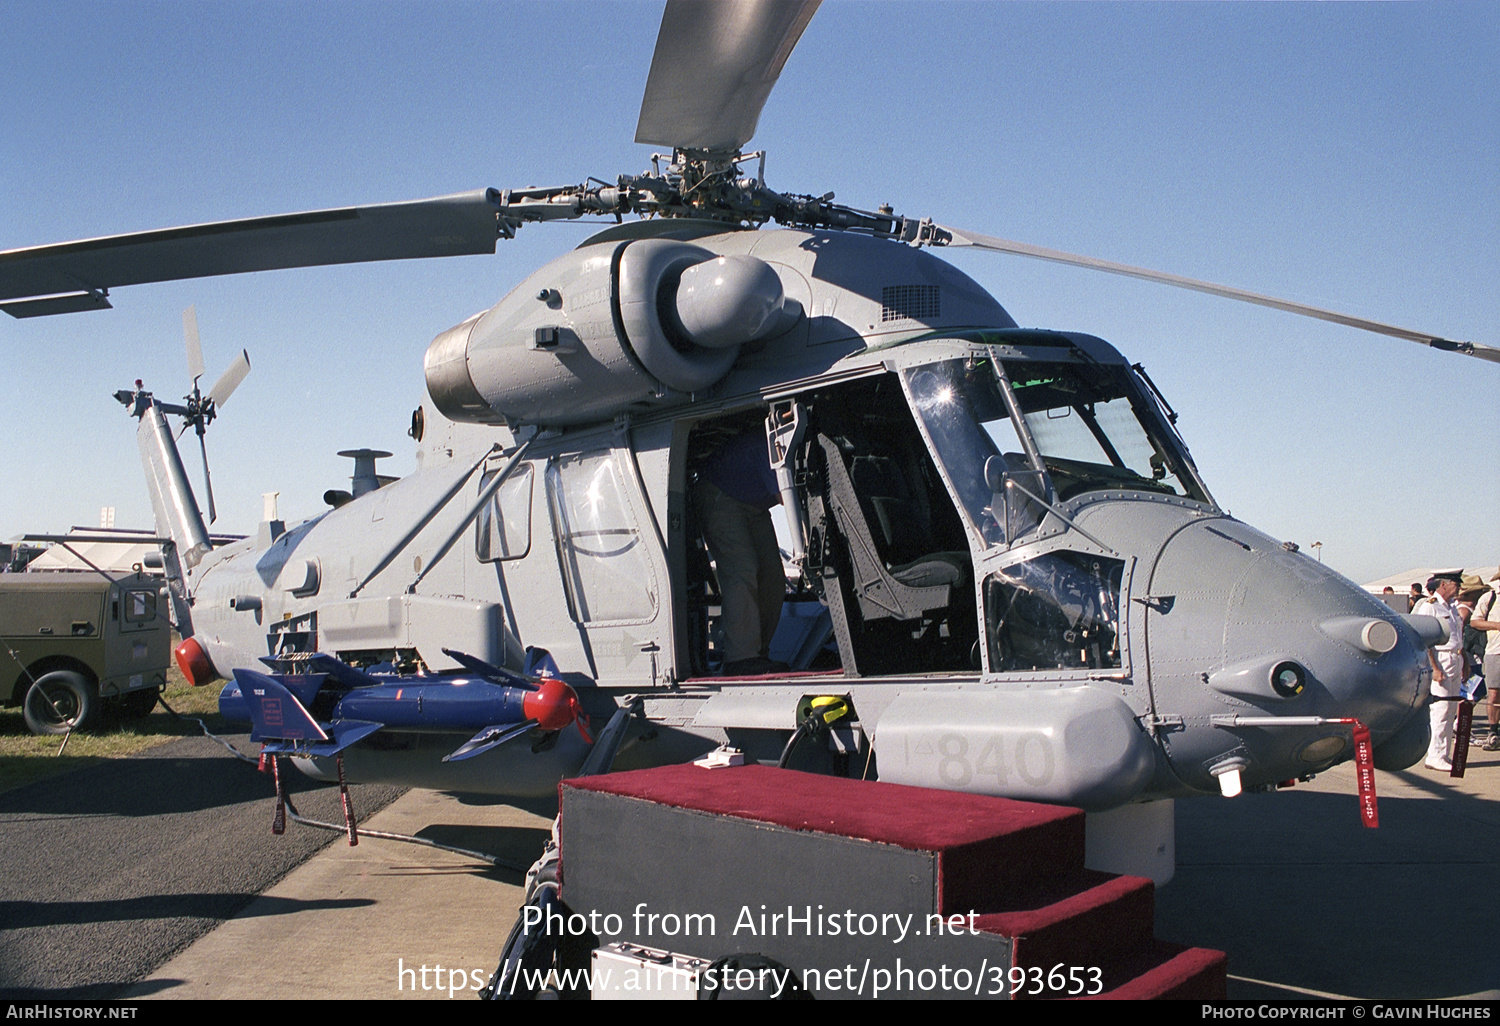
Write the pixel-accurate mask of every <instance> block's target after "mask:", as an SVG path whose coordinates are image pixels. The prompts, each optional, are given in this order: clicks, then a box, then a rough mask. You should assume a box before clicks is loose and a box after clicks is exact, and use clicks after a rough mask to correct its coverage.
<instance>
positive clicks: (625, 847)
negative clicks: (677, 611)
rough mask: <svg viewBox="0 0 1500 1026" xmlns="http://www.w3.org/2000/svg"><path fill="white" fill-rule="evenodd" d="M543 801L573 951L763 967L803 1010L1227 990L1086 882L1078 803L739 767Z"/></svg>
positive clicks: (1109, 894)
mask: <svg viewBox="0 0 1500 1026" xmlns="http://www.w3.org/2000/svg"><path fill="white" fill-rule="evenodd" d="M560 795H561V806H562V812H561V817H562V818H561V822H562V834H561V850H562V892H561V896H562V901H563V903H564V904H565V905H566V906H567V908H568V909H569V910H570V911H571V912H572V913H573V914H574V920H573V921H574V923H575V924H576V925H580V926H581V925H582V924H583V923H584V922H585V921H587V922H588V924H589V928H590V931H591V936H590V937H588V938H584V939H585V940H587V941H588V942H590V944H589V945H584V946H590V945H592V944H609V943H616V944H619V943H626V944H632V945H639V946H641V947H644V948H648V949H654V950H657V951H669V952H673V953H676V954H679V955H686V956H690V957H692V958H696V959H700V960H703V961H704V962H713V961H715V960H718V959H722V958H726V957H729V956H764V957H765V958H768V959H771V960H773V961H774V963H779V964H780V965H781V966H784V967H786V968H788V969H790V970H792V972H793V973H794V974H796V977H797V979H798V980H799V981H800V982H802V983H803V984H804V986H805V988H806V990H807V991H808V992H809V993H810V994H812V995H813V996H814V997H818V998H835V997H836V998H851V997H854V998H858V997H864V998H875V997H879V998H918V999H932V998H942V997H952V998H975V997H987V998H1019V999H1029V998H1066V997H1073V998H1088V997H1094V998H1193V999H1216V998H1220V999H1221V998H1223V997H1224V996H1225V958H1224V954H1223V953H1222V952H1218V951H1208V950H1205V949H1200V948H1184V947H1181V946H1179V945H1173V944H1169V943H1166V942H1164V941H1159V940H1157V939H1156V938H1155V936H1154V931H1153V917H1154V912H1155V888H1154V886H1153V885H1152V883H1151V881H1150V880H1148V879H1145V878H1143V877H1132V876H1116V875H1114V874H1109V873H1100V872H1095V871H1092V870H1088V869H1085V868H1084V865H1083V857H1084V856H1083V853H1084V814H1083V813H1082V812H1081V811H1079V810H1077V809H1069V808H1063V807H1061V806H1056V805H1041V804H1035V803H1031V802H1018V801H1011V800H1009V799H1005V798H992V797H987V796H983V795H970V794H960V793H958V792H953V791H934V790H929V789H926V788H917V787H906V786H902V785H897V784H884V783H878V782H873V781H861V780H849V779H845V778H842V777H828V776H820V775H817V774H810V773H799V772H795V771H792V770H779V769H774V768H771V767H766V766H755V765H750V766H738V767H728V768H721V769H703V768H701V767H698V766H694V765H683V766H667V767H661V768H657V769H648V770H637V771H632V772H624V773H612V774H606V775H602V776H596V777H588V778H582V779H577V780H565V781H563V782H562V784H561V786H560ZM575 950H576V948H575ZM741 961H742V964H744V965H757V964H760V963H757V962H754V961H748V960H745V959H742V960H741ZM740 975H741V976H742V977H743V975H744V974H743V973H741V974H740ZM761 982H764V979H763V980H762V981H761ZM720 996H731V995H729V994H725V993H722V992H721V995H720Z"/></svg>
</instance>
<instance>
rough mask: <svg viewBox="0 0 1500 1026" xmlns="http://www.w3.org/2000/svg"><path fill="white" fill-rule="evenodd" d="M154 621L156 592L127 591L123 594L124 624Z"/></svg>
mask: <svg viewBox="0 0 1500 1026" xmlns="http://www.w3.org/2000/svg"><path fill="white" fill-rule="evenodd" d="M155 619H156V592H154V591H127V592H126V593H125V622H126V623H149V622H150V621H152V620H155Z"/></svg>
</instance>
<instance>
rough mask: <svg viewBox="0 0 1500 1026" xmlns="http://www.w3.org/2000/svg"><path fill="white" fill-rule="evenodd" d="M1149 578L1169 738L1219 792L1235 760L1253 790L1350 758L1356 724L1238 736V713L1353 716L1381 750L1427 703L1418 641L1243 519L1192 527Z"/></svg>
mask: <svg viewBox="0 0 1500 1026" xmlns="http://www.w3.org/2000/svg"><path fill="white" fill-rule="evenodd" d="M1149 581H1150V583H1149V594H1150V595H1151V596H1153V597H1154V598H1155V599H1156V601H1155V603H1154V604H1153V606H1152V607H1149V608H1148V612H1147V614H1146V615H1147V621H1146V640H1147V646H1148V653H1149V659H1150V666H1151V687H1152V696H1153V699H1154V700H1155V704H1156V711H1157V715H1158V716H1169V717H1171V716H1176V717H1181V718H1182V727H1181V728H1180V729H1177V730H1169V731H1168V732H1167V733H1165V734H1164V735H1163V739H1164V744H1165V746H1166V748H1167V754H1168V757H1169V759H1170V762H1171V764H1172V768H1173V770H1174V771H1175V773H1176V774H1177V776H1178V778H1179V779H1181V780H1182V782H1183V783H1185V784H1187V785H1188V786H1190V787H1193V788H1196V789H1199V790H1217V786H1216V784H1215V777H1214V773H1213V770H1214V769H1215V768H1220V769H1222V768H1223V767H1225V766H1227V765H1231V764H1234V763H1235V762H1236V760H1241V761H1243V762H1244V763H1245V764H1246V768H1244V769H1243V770H1242V775H1243V780H1244V781H1245V783H1246V784H1247V785H1256V784H1269V783H1274V782H1277V781H1280V780H1286V779H1290V778H1293V777H1298V776H1302V775H1305V774H1307V773H1311V772H1315V771H1318V770H1322V769H1325V768H1327V767H1328V766H1330V765H1333V764H1334V763H1336V762H1340V761H1343V760H1344V759H1346V758H1348V757H1350V755H1352V751H1353V748H1352V744H1351V742H1350V739H1349V728H1348V727H1340V726H1336V725H1322V726H1308V725H1305V724H1304V725H1291V724H1287V725H1257V726H1239V727H1232V726H1226V725H1224V721H1225V718H1226V717H1228V716H1236V715H1237V716H1240V717H1242V718H1243V717H1254V718H1256V719H1258V720H1265V719H1267V718H1271V717H1275V718H1286V717H1323V718H1328V719H1335V718H1345V717H1353V718H1357V719H1359V720H1360V721H1361V722H1363V723H1364V724H1365V725H1366V726H1368V727H1369V728H1370V732H1371V738H1372V740H1373V741H1374V743H1375V745H1376V748H1377V750H1378V749H1379V747H1380V745H1381V744H1382V743H1383V742H1385V741H1388V740H1390V739H1392V738H1393V737H1395V736H1396V735H1397V734H1398V732H1400V731H1401V729H1402V727H1404V726H1406V725H1407V724H1408V722H1409V721H1410V720H1411V719H1412V716H1413V713H1414V711H1416V710H1417V709H1419V708H1420V703H1421V700H1422V698H1423V695H1424V693H1425V690H1426V684H1427V679H1426V672H1427V671H1426V666H1427V663H1426V660H1425V658H1424V657H1423V656H1424V653H1423V649H1422V647H1421V644H1420V642H1419V640H1418V639H1417V637H1416V635H1415V633H1414V632H1413V631H1412V630H1411V629H1410V628H1409V627H1407V626H1406V625H1405V624H1404V623H1401V622H1400V621H1399V620H1398V619H1397V618H1396V617H1395V616H1394V615H1393V614H1392V613H1391V612H1390V611H1389V610H1388V609H1387V608H1386V607H1385V606H1383V605H1381V604H1380V603H1378V602H1376V601H1375V600H1374V599H1373V598H1372V597H1370V596H1369V595H1367V594H1366V593H1365V592H1364V590H1363V589H1361V588H1360V587H1359V586H1358V585H1356V584H1354V583H1353V582H1352V581H1349V580H1347V579H1346V578H1344V577H1341V576H1340V575H1339V574H1337V573H1335V572H1334V571H1332V570H1330V569H1329V568H1327V567H1326V566H1324V565H1322V564H1321V563H1319V562H1316V561H1315V560H1312V559H1309V558H1308V557H1306V556H1304V555H1302V554H1300V553H1297V552H1291V551H1288V550H1287V549H1285V548H1284V547H1283V546H1282V545H1281V544H1280V543H1279V542H1277V541H1276V540H1275V539H1272V538H1269V537H1267V536H1266V535H1263V534H1261V533H1260V532H1258V531H1255V530H1253V529H1251V528H1249V527H1247V526H1245V525H1244V524H1241V523H1239V522H1238V521H1234V520H1229V519H1227V518H1226V519H1208V520H1200V521H1197V522H1195V523H1191V524H1188V525H1185V526H1184V527H1183V528H1182V529H1180V530H1178V531H1177V532H1175V533H1174V534H1172V536H1171V537H1170V538H1169V540H1168V541H1167V542H1166V543H1165V544H1164V545H1163V546H1162V548H1161V551H1160V554H1159V555H1158V557H1157V560H1156V565H1155V567H1153V568H1152V571H1151V574H1150V578H1149ZM1164 596H1171V597H1172V601H1171V603H1170V607H1169V608H1164V607H1165V606H1166V605H1167V604H1166V603H1164V602H1162V601H1161V599H1162V597H1164ZM1216 718H1217V719H1218V721H1219V722H1218V723H1215V722H1214V721H1215V719H1216ZM1398 746H1399V745H1398Z"/></svg>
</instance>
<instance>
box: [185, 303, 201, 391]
mask: <svg viewBox="0 0 1500 1026" xmlns="http://www.w3.org/2000/svg"><path fill="white" fill-rule="evenodd" d="M182 338H183V341H185V342H186V343H187V362H188V377H190V378H192V379H193V385H194V386H195V387H196V386H197V384H198V379H199V378H201V377H203V346H202V345H200V344H199V342H198V308H197V307H193V306H190V307H188V308H187V309H186V310H184V311H182Z"/></svg>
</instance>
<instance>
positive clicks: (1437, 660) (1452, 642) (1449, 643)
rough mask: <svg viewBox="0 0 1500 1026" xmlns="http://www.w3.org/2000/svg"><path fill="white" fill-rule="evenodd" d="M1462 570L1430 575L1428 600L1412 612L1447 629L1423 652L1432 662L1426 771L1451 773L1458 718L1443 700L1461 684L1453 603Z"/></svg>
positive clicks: (1459, 633)
mask: <svg viewBox="0 0 1500 1026" xmlns="http://www.w3.org/2000/svg"><path fill="white" fill-rule="evenodd" d="M1462 579H1463V571H1462V570H1443V571H1440V572H1439V573H1435V574H1433V575H1432V579H1431V580H1429V581H1428V582H1427V589H1428V590H1429V591H1431V592H1432V597H1431V598H1429V599H1427V600H1426V601H1425V602H1423V603H1422V604H1421V605H1420V606H1418V607H1417V608H1416V609H1414V610H1412V612H1414V613H1418V614H1420V615H1422V616H1434V617H1437V618H1438V619H1439V620H1441V621H1442V622H1443V624H1444V625H1445V626H1446V627H1447V629H1448V637H1447V640H1445V641H1444V642H1443V643H1442V644H1440V645H1435V646H1433V647H1432V648H1430V649H1428V650H1427V658H1428V659H1430V660H1431V661H1432V697H1433V698H1434V699H1435V701H1434V702H1433V703H1432V706H1431V708H1430V713H1429V715H1430V717H1431V720H1430V722H1431V724H1432V744H1431V746H1430V747H1429V748H1428V749H1427V762H1426V766H1427V768H1428V769H1435V770H1442V771H1444V772H1448V771H1450V770H1452V769H1453V763H1452V762H1450V761H1449V757H1448V749H1449V746H1450V745H1451V744H1452V742H1453V734H1454V731H1453V724H1454V721H1455V719H1456V718H1457V716H1458V706H1457V704H1455V703H1454V702H1450V701H1444V699H1450V698H1457V697H1458V689H1459V687H1460V686H1461V685H1462V684H1463V682H1464V622H1463V618H1462V617H1460V616H1459V613H1458V607H1457V606H1455V605H1454V604H1453V599H1454V598H1455V597H1456V596H1457V595H1458V586H1459V582H1460V581H1461V580H1462Z"/></svg>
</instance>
